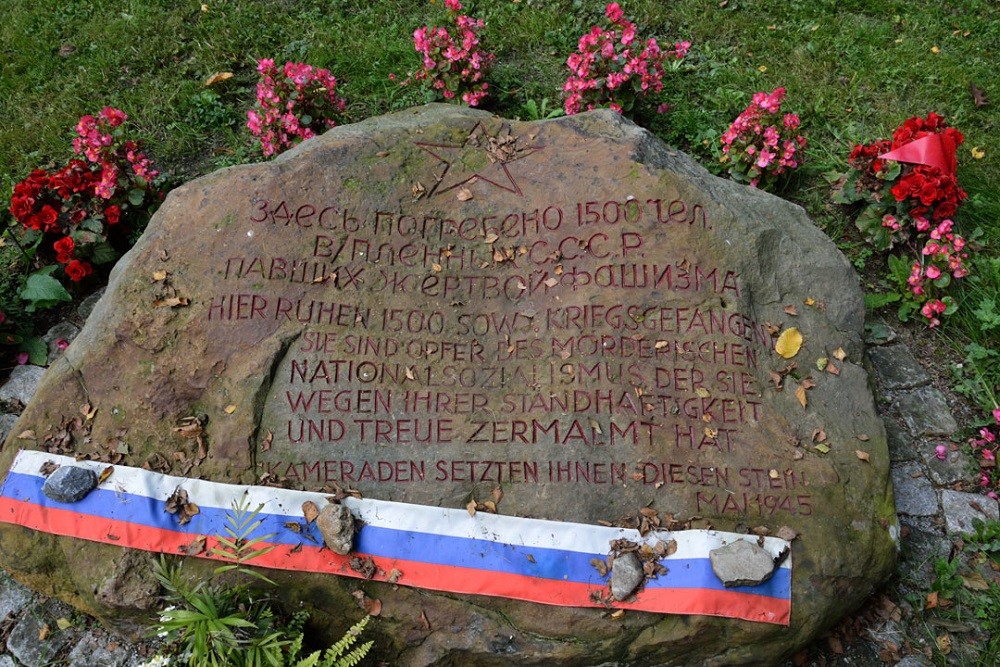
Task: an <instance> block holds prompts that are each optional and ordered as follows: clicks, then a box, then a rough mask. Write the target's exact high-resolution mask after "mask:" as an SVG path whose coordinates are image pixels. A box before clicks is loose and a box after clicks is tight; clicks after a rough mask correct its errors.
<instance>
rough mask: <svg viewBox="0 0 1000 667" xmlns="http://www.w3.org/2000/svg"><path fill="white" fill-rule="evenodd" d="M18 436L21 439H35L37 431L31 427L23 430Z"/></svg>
mask: <svg viewBox="0 0 1000 667" xmlns="http://www.w3.org/2000/svg"><path fill="white" fill-rule="evenodd" d="M17 437H18V439H19V440H34V439H35V432H34V431H32V430H31V429H28V430H27V431H21V433H20V434H19V435H18V436H17Z"/></svg>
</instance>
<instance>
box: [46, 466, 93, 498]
mask: <svg viewBox="0 0 1000 667" xmlns="http://www.w3.org/2000/svg"><path fill="white" fill-rule="evenodd" d="M96 486H97V473H95V472H94V471H93V470H91V469H90V468H81V467H80V466H66V465H64V466H61V467H60V468H58V469H57V470H56V471H55V472H53V473H52V474H51V475H49V478H48V479H46V480H45V484H43V485H42V493H44V494H45V495H46V496H48V497H49V498H51V499H52V500H55V501H58V502H60V503H75V502H77V501H79V500H82V499H83V498H84V497H85V496H86V495H87V494H88V493H90V492H91V491H93V490H94V487H96Z"/></svg>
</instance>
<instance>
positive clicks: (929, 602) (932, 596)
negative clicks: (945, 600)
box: [924, 591, 938, 611]
mask: <svg viewBox="0 0 1000 667" xmlns="http://www.w3.org/2000/svg"><path fill="white" fill-rule="evenodd" d="M937 606H938V592H937V591H931V592H930V593H928V594H927V598H926V599H925V600H924V611H930V610H931V609H936V608H937Z"/></svg>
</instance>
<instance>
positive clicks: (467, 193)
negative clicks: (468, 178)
mask: <svg viewBox="0 0 1000 667" xmlns="http://www.w3.org/2000/svg"><path fill="white" fill-rule="evenodd" d="M455 198H456V199H458V201H469V200H470V199H472V191H471V190H469V188H462V189H461V190H459V191H458V194H457V195H456V196H455Z"/></svg>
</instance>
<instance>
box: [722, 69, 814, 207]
mask: <svg viewBox="0 0 1000 667" xmlns="http://www.w3.org/2000/svg"><path fill="white" fill-rule="evenodd" d="M784 99H785V89H784V88H777V89H775V90H774V91H772V92H770V93H763V92H760V93H754V96H753V99H752V100H751V101H750V105H749V106H747V108H746V109H744V110H743V113H741V114H740V115H739V116H737V117H736V120H734V121H733V123H732V125H730V126H729V129H728V130H726V131H725V132H724V133H723V135H722V138H721V142H722V156H721V157H720V161H721V162H722V164H724V165H727V170H728V171H729V175H730V176H731V177H732V178H733V179H734V180H737V181H739V182H741V183H748V184H749V185H751V186H753V187H755V188H756V187H765V186H768V185H770V184H772V183H774V182H775V181H776V180H777V179H778V177H779V176H781V175H782V174H785V173H787V172H788V171H791V170H792V169H795V168H796V167H798V166H799V162H800V155H799V153H800V151H802V150H803V149H804V148H805V147H806V138H805V137H804V136H802V134H801V133H799V125H800V124H801V121H800V120H799V117H798V116H797V115H795V114H793V113H786V114H784V115H782V114H781V103H782V102H783V101H784Z"/></svg>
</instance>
